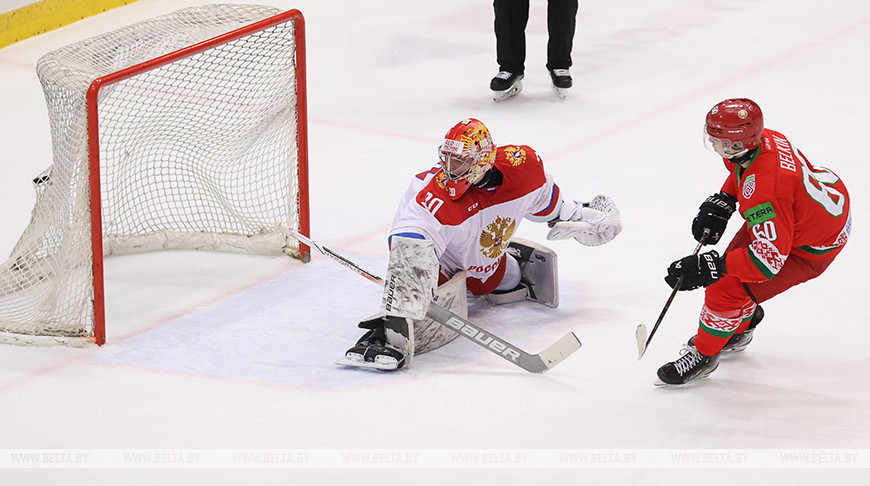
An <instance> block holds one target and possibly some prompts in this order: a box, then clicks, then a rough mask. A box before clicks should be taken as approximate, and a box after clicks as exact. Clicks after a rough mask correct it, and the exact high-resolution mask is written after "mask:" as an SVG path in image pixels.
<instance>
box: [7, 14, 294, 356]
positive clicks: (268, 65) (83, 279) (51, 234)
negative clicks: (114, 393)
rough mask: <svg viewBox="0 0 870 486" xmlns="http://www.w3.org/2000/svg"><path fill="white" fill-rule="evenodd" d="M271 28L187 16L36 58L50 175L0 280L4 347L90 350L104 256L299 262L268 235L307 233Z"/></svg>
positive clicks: (281, 62) (287, 35) (253, 20)
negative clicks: (153, 253)
mask: <svg viewBox="0 0 870 486" xmlns="http://www.w3.org/2000/svg"><path fill="white" fill-rule="evenodd" d="M297 13H298V12H297ZM279 14H281V11H280V10H278V9H274V8H270V7H259V6H251V5H208V6H202V7H193V8H187V9H184V10H180V11H177V12H174V13H171V14H168V15H164V16H161V17H158V18H154V19H151V20H146V21H143V22H139V23H137V24H134V25H131V26H128V27H125V28H122V29H119V30H116V31H113V32H110V33H107V34H104V35H100V36H97V37H94V38H91V39H86V40H83V41H80V42H77V43H75V44H73V45H70V46H67V47H64V48H61V49H57V50H55V51H52V52H50V53H48V54H46V55H45V56H43V57H42V58H41V59H40V61H39V63H38V65H37V74H38V76H39V79H40V81H41V83H42V86H43V90H44V92H45V99H46V103H47V105H48V111H49V118H50V124H51V136H52V145H53V162H52V165H51V167H50V168H49V169H47V170H46V171H45V172H43V173H42V174H40V175H39V176H37V177H36V178H35V179H34V184H35V187H36V193H37V197H36V204H35V206H34V209H33V213H32V217H31V221H30V223H29V225H28V226H27V228H26V229H25V231H24V234H23V235H22V236H21V238H20V240H19V241H18V243H17V244H16V246H15V247H14V249H13V250H12V254H11V256H10V257H9V259H8V260H7V261H6V262H5V263H3V264H2V265H0V340H2V341H6V342H9V341H11V342H24V343H33V344H43V342H40V341H41V340H44V338H45V337H48V339H49V341H55V342H60V343H65V344H77V343H78V341H79V340H81V339H82V338H84V341H85V342H87V340H88V339H90V340H91V341H94V340H95V341H96V342H98V343H100V342H101V339H100V334H101V332H102V330H101V329H100V326H101V319H102V315H101V314H102V305H103V303H102V256H103V255H109V254H113V253H129V252H135V251H148V250H158V249H170V248H172V249H176V248H192V249H214V250H226V251H239V252H246V253H257V254H281V253H286V254H288V255H291V256H296V257H303V256H304V255H300V253H299V250H300V248H299V245H298V243H297V242H296V241H295V240H292V239H288V238H287V237H286V236H284V234H283V233H282V232H281V231H280V230H279V229H278V225H279V224H286V225H288V226H290V227H292V228H296V229H299V228H303V229H304V230H307V196H306V195H305V194H304V191H305V190H306V182H305V177H307V176H306V174H307V169H306V168H305V163H306V162H305V160H304V158H303V157H302V154H303V152H304V150H305V147H304V146H302V147H300V144H302V143H303V141H300V132H303V130H304V123H305V120H304V111H303V116H300V113H299V112H300V102H303V103H304V92H302V94H301V95H300V93H299V91H298V90H299V88H300V84H301V86H302V87H304V79H302V80H301V82H299V83H298V82H297V81H299V79H298V77H297V76H298V74H297V67H298V66H297V56H298V55H299V53H298V52H297V41H296V36H295V34H296V30H297V29H298V27H296V24H295V23H294V21H291V20H289V17H285V16H284V15H283V14H282V15H279ZM284 14H287V13H286V12H285V13H284ZM299 17H300V19H301V15H300V16H299ZM303 59H304V58H303ZM95 80H100V81H98V82H96V83H95ZM89 92H90V93H91V97H90V98H89V96H88V93H89ZM300 97H301V98H302V100H300V99H299V98H300ZM303 109H304V107H303ZM89 123H90V126H89ZM303 133H304V132H303ZM97 157H98V165H95V161H96V160H97ZM97 186H98V188H97ZM97 196H98V197H99V199H97ZM92 225H93V228H92ZM92 235H96V241H95V240H94V239H92ZM101 247H102V248H101ZM95 251H97V252H98V253H100V252H101V253H102V254H99V255H95V254H94V252H95ZM95 334H96V338H94V336H95ZM38 336H39V337H42V338H40V339H37V337H38Z"/></svg>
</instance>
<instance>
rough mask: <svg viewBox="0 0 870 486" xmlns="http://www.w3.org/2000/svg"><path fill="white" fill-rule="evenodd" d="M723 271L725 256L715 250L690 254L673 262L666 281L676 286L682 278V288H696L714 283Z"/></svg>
mask: <svg viewBox="0 0 870 486" xmlns="http://www.w3.org/2000/svg"><path fill="white" fill-rule="evenodd" d="M723 273H725V257H720V256H719V253H717V252H716V251H715V250H714V251H711V252H709V253H701V254H700V255H689V256H687V257H685V258H682V259H680V260H677V261H675V262H674V263H671V266H669V267H668V275H667V276H666V277H665V282H667V283H668V285H670V286H671V288H674V286H676V285H677V282H679V281H680V278H682V279H683V283H682V284H681V285H680V290H695V289H697V288H698V287H708V286H710V285H713V284H714V283H716V282H717V281H718V280H719V278H720V277H722V274H723Z"/></svg>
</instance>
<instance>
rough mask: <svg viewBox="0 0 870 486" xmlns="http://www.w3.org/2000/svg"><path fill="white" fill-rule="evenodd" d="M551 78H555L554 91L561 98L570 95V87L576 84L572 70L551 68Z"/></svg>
mask: <svg viewBox="0 0 870 486" xmlns="http://www.w3.org/2000/svg"><path fill="white" fill-rule="evenodd" d="M550 79H551V80H553V92H555V93H556V96H558V97H559V99H560V100H564V99H565V97H566V96H568V88H570V87H571V86H574V81H573V80H572V79H571V72H570V71H568V70H567V69H552V70H550Z"/></svg>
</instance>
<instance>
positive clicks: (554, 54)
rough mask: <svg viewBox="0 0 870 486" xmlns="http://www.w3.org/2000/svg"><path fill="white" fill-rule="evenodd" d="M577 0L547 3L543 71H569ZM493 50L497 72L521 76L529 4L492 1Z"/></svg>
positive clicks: (517, 0)
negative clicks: (547, 36) (545, 51)
mask: <svg viewBox="0 0 870 486" xmlns="http://www.w3.org/2000/svg"><path fill="white" fill-rule="evenodd" d="M577 3H578V0H548V1H547V32H548V34H549V41H548V42H547V70H553V69H568V68H569V67H571V48H572V47H573V44H574V28H575V26H576V24H577ZM493 9H494V10H495V50H496V62H498V66H499V71H510V72H512V73H514V74H521V73H523V72H525V62H526V24H528V22H529V0H494V1H493Z"/></svg>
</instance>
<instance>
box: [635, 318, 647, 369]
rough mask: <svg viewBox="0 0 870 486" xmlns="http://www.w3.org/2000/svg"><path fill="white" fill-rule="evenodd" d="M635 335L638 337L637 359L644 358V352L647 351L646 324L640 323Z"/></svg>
mask: <svg viewBox="0 0 870 486" xmlns="http://www.w3.org/2000/svg"><path fill="white" fill-rule="evenodd" d="M634 336H635V337H636V338H637V360H638V361H640V359H641V358H643V353H645V352H646V341H647V330H646V326H644V325H643V324H640V325H639V326H637V329H636V330H635V331H634Z"/></svg>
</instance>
